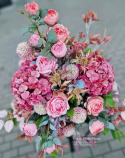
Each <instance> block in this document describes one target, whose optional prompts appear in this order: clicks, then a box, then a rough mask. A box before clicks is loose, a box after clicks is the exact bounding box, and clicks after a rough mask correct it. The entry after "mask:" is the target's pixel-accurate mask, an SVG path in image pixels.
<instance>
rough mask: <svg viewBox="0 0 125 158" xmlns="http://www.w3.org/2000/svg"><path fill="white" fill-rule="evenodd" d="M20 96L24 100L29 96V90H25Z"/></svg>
mask: <svg viewBox="0 0 125 158" xmlns="http://www.w3.org/2000/svg"><path fill="white" fill-rule="evenodd" d="M21 97H22V98H23V99H24V100H26V99H27V98H28V97H29V92H28V91H25V92H24V93H22V94H21Z"/></svg>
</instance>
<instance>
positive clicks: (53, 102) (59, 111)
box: [46, 96, 69, 118]
mask: <svg viewBox="0 0 125 158" xmlns="http://www.w3.org/2000/svg"><path fill="white" fill-rule="evenodd" d="M67 110H69V104H68V101H67V100H66V99H65V98H62V97H59V96H56V97H53V98H52V99H50V100H49V101H48V102H47V107H46V111H47V114H48V115H49V116H52V117H53V118H56V117H59V116H61V115H65V114H66V113H67Z"/></svg>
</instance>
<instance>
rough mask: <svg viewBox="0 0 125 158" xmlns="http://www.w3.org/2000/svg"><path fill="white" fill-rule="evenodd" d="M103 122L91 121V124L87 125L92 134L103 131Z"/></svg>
mask: <svg viewBox="0 0 125 158" xmlns="http://www.w3.org/2000/svg"><path fill="white" fill-rule="evenodd" d="M104 125H105V124H104V123H103V122H100V121H99V120H97V121H93V124H92V126H89V130H90V132H91V133H92V134H93V135H96V134H98V133H99V132H101V131H104Z"/></svg>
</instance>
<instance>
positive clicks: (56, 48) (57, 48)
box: [51, 42, 67, 58]
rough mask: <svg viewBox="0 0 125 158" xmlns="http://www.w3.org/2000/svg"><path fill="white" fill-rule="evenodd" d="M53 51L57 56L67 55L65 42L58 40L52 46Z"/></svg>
mask: <svg viewBox="0 0 125 158" xmlns="http://www.w3.org/2000/svg"><path fill="white" fill-rule="evenodd" d="M51 51H52V53H53V54H54V55H55V56H56V57H57V58H61V57H64V56H65V55H66V52H67V48H66V45H65V44H64V43H63V42H58V43H56V44H54V45H53V46H52V48H51Z"/></svg>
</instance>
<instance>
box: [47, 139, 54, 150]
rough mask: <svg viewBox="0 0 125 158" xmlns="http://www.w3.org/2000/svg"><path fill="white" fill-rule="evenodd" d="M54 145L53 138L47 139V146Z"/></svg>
mask: <svg viewBox="0 0 125 158" xmlns="http://www.w3.org/2000/svg"><path fill="white" fill-rule="evenodd" d="M52 146H53V141H52V140H49V141H47V147H48V148H52Z"/></svg>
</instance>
